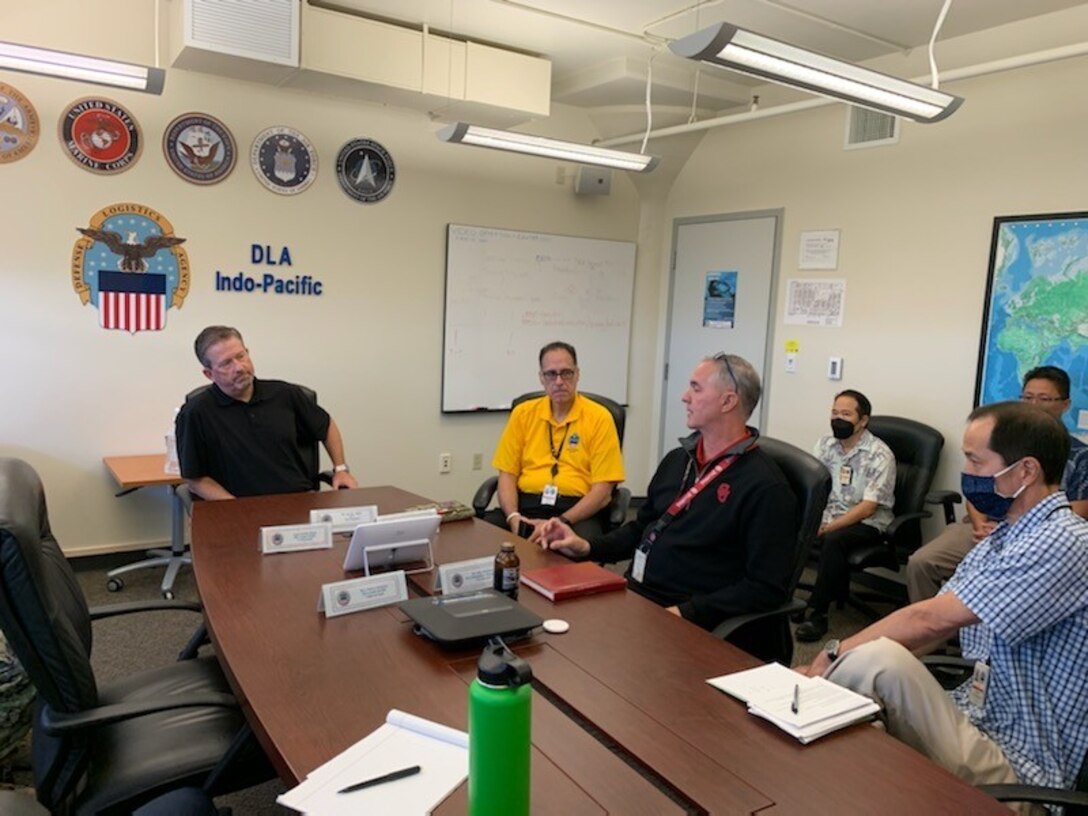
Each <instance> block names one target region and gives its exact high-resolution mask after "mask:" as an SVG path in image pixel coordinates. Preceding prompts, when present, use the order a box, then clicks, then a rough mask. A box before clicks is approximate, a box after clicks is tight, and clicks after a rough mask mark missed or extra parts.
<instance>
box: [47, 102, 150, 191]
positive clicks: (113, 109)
mask: <svg viewBox="0 0 1088 816" xmlns="http://www.w3.org/2000/svg"><path fill="white" fill-rule="evenodd" d="M57 130H58V135H59V136H60V143H61V144H62V145H63V146H64V151H65V152H66V153H67V154H68V157H69V158H71V160H72V161H74V162H75V163H76V164H78V165H79V166H80V167H82V168H83V169H84V170H89V171H91V172H92V173H98V174H100V175H104V176H108V175H113V174H114V173H123V172H124V171H125V170H128V169H129V168H130V167H132V165H134V164H135V163H136V160H137V159H138V158H140V151H141V150H143V146H144V140H143V136H142V134H141V132H140V126H139V125H138V124H137V123H136V120H135V119H134V118H133V116H132V114H131V113H129V112H128V111H127V110H125V108H123V107H122V106H121V105H118V104H117V103H116V102H112V101H110V100H109V99H103V98H101V97H97V96H88V97H84V98H83V99H79V100H76V101H75V102H73V103H72V104H71V105H70V106H69V107H68V109H67V110H66V111H65V112H64V113H62V114H61V116H60V122H59V123H58V126H57Z"/></svg>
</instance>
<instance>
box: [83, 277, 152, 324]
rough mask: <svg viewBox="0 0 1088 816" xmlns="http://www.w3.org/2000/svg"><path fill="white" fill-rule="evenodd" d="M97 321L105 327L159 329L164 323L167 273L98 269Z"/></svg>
mask: <svg viewBox="0 0 1088 816" xmlns="http://www.w3.org/2000/svg"><path fill="white" fill-rule="evenodd" d="M98 323H99V325H100V326H101V327H102V328H104V329H123V330H125V331H130V332H138V331H161V330H162V327H163V325H164V324H165V323H166V275H157V274H155V273H153V272H145V273H142V274H140V273H133V272H112V271H109V270H105V269H103V270H102V271H100V272H99V273H98Z"/></svg>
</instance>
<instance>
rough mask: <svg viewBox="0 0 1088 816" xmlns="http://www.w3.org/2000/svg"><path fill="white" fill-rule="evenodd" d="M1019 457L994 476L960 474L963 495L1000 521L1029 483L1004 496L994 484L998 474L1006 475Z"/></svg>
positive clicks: (976, 506) (992, 517)
mask: <svg viewBox="0 0 1088 816" xmlns="http://www.w3.org/2000/svg"><path fill="white" fill-rule="evenodd" d="M1019 462H1020V460H1019V459H1017V460H1016V461H1015V462H1013V463H1012V464H1011V465H1009V466H1008V467H1007V468H1005V469H1004V470H999V471H998V472H997V473H995V474H994V475H993V476H975V475H973V474H970V473H961V474H960V492H961V493H962V494H963V497H964V498H965V499H966V500H967V501H969V502H971V504H972V505H974V508H975V509H976V510H978V511H979V512H980V513H982V514H983V515H984V516H986V517H987V518H990V519H993V520H995V521H1000V520H1001V519H1003V518H1005V516H1007V515H1008V514H1009V508H1010V507H1012V503H1013V502H1014V501H1016V497H1017V496H1019V495H1020V494H1021V493H1022V492H1023V490H1024V488H1025V487H1026V486H1027V485H1020V489H1019V490H1017V491H1016V492H1015V493H1013V494H1012V495H1011V496H1002V495H1001V494H1000V493H998V492H997V488H996V487H995V486H994V480H995V479H997V477H998V476H1004V475H1005V474H1006V473H1008V472H1009V471H1010V470H1012V469H1013V468H1014V467H1016V465H1017V464H1019Z"/></svg>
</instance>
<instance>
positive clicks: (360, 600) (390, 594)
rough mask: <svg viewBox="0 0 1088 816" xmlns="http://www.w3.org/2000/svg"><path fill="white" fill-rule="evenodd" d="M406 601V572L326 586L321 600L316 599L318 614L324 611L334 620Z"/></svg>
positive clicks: (322, 589) (355, 579)
mask: <svg viewBox="0 0 1088 816" xmlns="http://www.w3.org/2000/svg"><path fill="white" fill-rule="evenodd" d="M406 600H408V582H407V580H406V579H405V577H404V570H397V571H396V572H387V573H383V574H382V575H371V576H369V577H366V578H352V579H351V580H349V581H334V582H332V583H331V584H323V585H322V586H321V597H319V598H318V599H317V611H318V612H324V613H325V617H326V618H335V617H337V616H339V615H349V614H351V613H352V612H362V611H364V610H366V609H375V608H377V607H379V606H388V605H389V604H391V603H397V602H399V601H406Z"/></svg>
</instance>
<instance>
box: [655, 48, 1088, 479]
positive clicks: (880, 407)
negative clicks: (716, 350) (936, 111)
mask: <svg viewBox="0 0 1088 816" xmlns="http://www.w3.org/2000/svg"><path fill="white" fill-rule="evenodd" d="M1084 30H1085V29H1083V28H1082V29H1081V31H1084ZM1086 73H1088V61H1086V59H1085V58H1080V59H1074V60H1068V61H1065V62H1057V63H1052V64H1048V65H1042V66H1037V67H1033V68H1025V69H1022V70H1017V71H1013V72H1008V73H1004V74H998V75H992V76H988V77H983V78H977V79H973V80H965V81H962V82H957V83H954V84H950V85H947V86H944V87H947V88H948V89H949V90H950V91H952V92H953V93H956V94H960V95H962V96H964V97H965V98H966V102H965V103H964V105H963V107H962V108H961V109H960V110H959V111H958V112H957V113H955V114H954V115H953V116H952V117H951V118H950V119H948V120H947V121H945V122H942V123H939V124H934V125H911V124H906V125H904V127H903V130H902V135H901V140H900V143H899V144H898V145H896V146H892V147H880V148H871V149H864V150H852V151H846V150H843V148H842V142H843V117H844V115H845V109H844V107H843V106H841V105H831V106H828V107H824V108H820V109H816V110H812V111H809V112H806V113H802V114H795V115H787V116H782V117H778V118H773V119H766V120H762V121H758V122H752V123H749V124H744V125H738V126H732V127H725V128H720V129H718V130H715V131H711V132H709V133H708V134H707V136H706V137H705V138H704V140H703V141H702V143H701V144H700V145H699V147H698V148H697V149H696V150H695V152H694V154H693V156H692V158H691V159H690V161H689V162H688V163H687V164H686V165H685V167H684V169H683V171H682V172H681V174H680V177H679V179H678V181H677V182H676V184H675V185H674V186H673V188H672V190H671V191H670V194H669V196H668V201H667V207H666V218H665V221H666V223H665V224H663V225H662V229H665V230H668V229H671V223H672V220H673V219H674V218H678V217H688V216H697V215H706V214H710V213H730V212H740V211H747V210H762V209H772V208H778V207H782V208H784V210H785V220H784V225H783V226H784V230H783V244H782V266H781V278H780V283H779V297H778V305H777V312H776V320H775V328H774V340H773V349H772V351H773V356H772V359H773V371H772V373H771V376H770V393H771V395H772V398H771V401H770V404H769V414H768V427H767V433H769V434H771V435H773V436H777V437H781V438H783V439H786V440H788V441H791V442H794V443H795V444H798V445H800V446H802V447H805V448H807V447H808V446H809V445H811V444H812V442H813V440H814V439H815V438H816V437H817V436H818V435H820V434H822V433H826V432H827V421H828V412H829V408H830V404H831V400H832V396H833V394H834V393H835V392H836V391H838V390H840V389H842V388H857V389H859V390H861V391H863V392H864V393H866V394H867V395H868V396H869V398H870V399H871V400H872V402H873V405H874V410H875V412H877V413H888V414H899V415H903V416H909V417H914V418H916V419H919V420H921V421H923V422H927V423H929V424H931V425H934V426H935V427H937V428H938V429H940V430H941V432H942V433H943V434H944V435H945V440H946V448H945V454H944V456H943V465H942V469H941V471H940V473H939V474H938V482H939V483H940V485H941V486H949V487H956V486H958V472H959V470H960V467H961V464H962V456H961V455H960V454H959V444H960V436H961V433H962V427H963V419H964V418H965V416H966V414H967V413H968V412H969V411H970V409H971V408H972V400H973V394H974V386H975V372H976V365H977V362H978V349H979V335H980V326H981V318H982V309H983V305H982V304H983V298H984V293H985V285H986V275H987V265H988V261H989V251H990V238H991V231H992V227H993V219H994V217H995V216H1003V215H1014V214H1021V213H1023V214H1027V213H1050V212H1068V211H1077V210H1086V209H1088V199H1086V197H1085V183H1086V181H1088V152H1086V151H1085V149H1084V136H1083V134H1084V133H1085V132H1086V130H1088V106H1085V104H1084V95H1083V93H1080V92H1076V91H1074V90H1072V89H1076V88H1082V87H1083V84H1084V80H1085V76H1086ZM813 229H839V230H841V231H842V232H841V251H840V257H839V268H838V270H837V271H835V272H829V273H824V272H807V271H806V272H799V271H798V269H797V257H798V239H799V234H800V232H801V231H804V230H813ZM670 240H671V239H669V238H665V241H666V242H668V241H670ZM662 276H663V277H667V273H664V272H663V273H662ZM795 277H799V278H819V277H841V278H845V279H846V281H847V294H846V310H845V322H844V325H843V327H842V328H811V327H796V326H785V325H784V324H783V319H782V316H783V310H784V300H785V292H786V286H785V281H786V280H788V279H790V278H795ZM787 340H797V341H798V342H799V343H800V346H801V351H800V354H799V356H798V360H799V363H798V370H797V373H795V374H789V373H786V371H785V359H784V350H783V346H784V344H785V342H786V341H787ZM659 354H660V350H659ZM830 356H842V357H843V358H844V360H845V365H844V372H845V376H844V378H843V380H842V381H841V382H832V381H829V380H828V379H827V378H826V369H827V360H828V357H830ZM1079 407H1080V408H1084V407H1088V406H1079Z"/></svg>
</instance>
